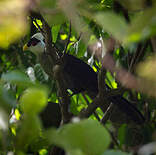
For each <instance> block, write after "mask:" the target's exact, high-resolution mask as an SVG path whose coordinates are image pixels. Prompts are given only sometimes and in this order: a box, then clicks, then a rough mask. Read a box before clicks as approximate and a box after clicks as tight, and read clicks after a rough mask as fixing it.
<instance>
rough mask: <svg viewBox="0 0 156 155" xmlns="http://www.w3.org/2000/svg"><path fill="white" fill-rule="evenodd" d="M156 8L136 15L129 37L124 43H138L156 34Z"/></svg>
mask: <svg viewBox="0 0 156 155" xmlns="http://www.w3.org/2000/svg"><path fill="white" fill-rule="evenodd" d="M155 18H156V7H153V8H151V9H147V10H146V11H144V12H142V13H140V14H138V15H136V16H135V17H134V18H133V19H132V21H131V25H129V27H128V29H127V37H126V38H125V40H124V43H126V44H127V43H129V42H137V41H139V40H141V39H145V38H148V37H149V36H150V35H154V34H156V30H155V26H156V20H155Z"/></svg>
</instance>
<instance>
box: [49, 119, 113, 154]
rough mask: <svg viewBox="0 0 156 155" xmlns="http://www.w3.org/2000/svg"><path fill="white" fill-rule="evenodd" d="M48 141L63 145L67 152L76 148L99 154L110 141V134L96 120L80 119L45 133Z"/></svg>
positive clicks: (87, 152) (86, 152)
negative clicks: (57, 129)
mask: <svg viewBox="0 0 156 155" xmlns="http://www.w3.org/2000/svg"><path fill="white" fill-rule="evenodd" d="M47 135H48V136H47V138H48V139H49V140H50V143H53V144H56V145H58V146H61V147H63V148H64V149H65V150H66V151H67V152H70V150H74V149H78V150H81V151H82V152H83V153H85V154H89V155H99V154H101V153H103V152H104V151H105V150H106V148H107V147H108V145H109V143H110V135H109V133H108V132H107V130H106V129H105V128H104V127H103V126H102V125H101V124H100V123H99V122H97V121H94V120H82V121H80V122H78V123H73V124H68V125H64V126H63V127H62V128H61V129H60V130H59V131H56V130H52V131H49V132H48V133H47Z"/></svg>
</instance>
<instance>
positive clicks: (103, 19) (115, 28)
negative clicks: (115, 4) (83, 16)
mask: <svg viewBox="0 0 156 155" xmlns="http://www.w3.org/2000/svg"><path fill="white" fill-rule="evenodd" d="M95 19H96V21H97V23H98V24H100V25H101V26H102V27H103V29H104V30H105V31H107V32H109V33H110V34H111V35H113V36H114V37H115V38H116V39H117V40H119V41H123V40H124V38H125V36H126V34H127V27H128V25H127V24H126V21H125V20H124V18H122V17H120V16H118V15H116V14H115V13H113V12H104V13H97V14H96V15H95Z"/></svg>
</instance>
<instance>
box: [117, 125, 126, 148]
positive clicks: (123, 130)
mask: <svg viewBox="0 0 156 155" xmlns="http://www.w3.org/2000/svg"><path fill="white" fill-rule="evenodd" d="M126 133H127V125H126V124H123V125H122V126H121V127H120V128H119V130H118V139H119V141H120V145H122V144H126Z"/></svg>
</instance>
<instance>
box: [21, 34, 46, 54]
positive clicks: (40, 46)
mask: <svg viewBox="0 0 156 155" xmlns="http://www.w3.org/2000/svg"><path fill="white" fill-rule="evenodd" d="M26 50H29V51H31V52H33V53H34V54H35V55H38V54H40V53H43V52H44V50H45V42H44V37H43V35H42V34H41V33H36V34H34V35H33V36H32V37H31V39H30V40H29V41H28V43H26V44H25V45H24V46H23V51H26Z"/></svg>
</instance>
